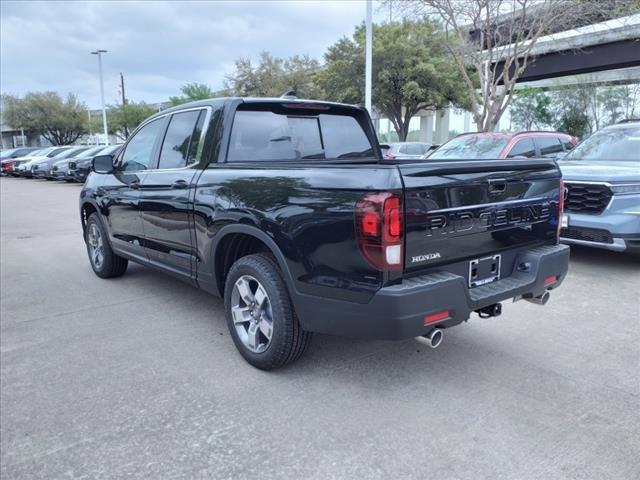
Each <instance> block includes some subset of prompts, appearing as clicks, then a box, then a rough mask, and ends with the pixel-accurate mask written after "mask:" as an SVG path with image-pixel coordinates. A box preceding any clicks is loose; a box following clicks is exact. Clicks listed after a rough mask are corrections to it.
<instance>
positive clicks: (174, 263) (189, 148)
mask: <svg viewBox="0 0 640 480" xmlns="http://www.w3.org/2000/svg"><path fill="white" fill-rule="evenodd" d="M207 112H208V110H207V109H202V108H197V109H190V110H186V111H181V112H177V113H174V114H173V115H171V117H170V118H169V120H168V125H167V128H166V131H165V133H164V136H163V140H162V143H161V145H160V147H159V159H158V163H157V166H156V168H154V169H151V170H149V171H148V172H147V174H146V176H145V178H144V180H143V182H142V185H141V189H140V212H141V216H142V228H143V231H144V236H145V242H144V243H145V251H146V254H147V256H148V258H149V260H150V261H151V262H154V263H157V264H159V265H162V266H163V267H165V268H168V269H170V270H172V271H174V272H175V273H178V274H181V275H184V276H190V275H191V269H192V267H193V266H194V263H195V245H194V241H193V240H192V238H191V235H192V225H193V210H192V208H191V205H192V203H191V202H192V198H191V194H192V193H193V188H192V181H193V178H194V176H195V175H196V173H197V172H198V170H197V169H196V168H195V166H196V164H197V162H198V160H199V153H198V152H199V151H201V147H202V142H201V141H200V140H201V134H202V129H203V125H204V124H205V121H206V119H205V117H206V116H207Z"/></svg>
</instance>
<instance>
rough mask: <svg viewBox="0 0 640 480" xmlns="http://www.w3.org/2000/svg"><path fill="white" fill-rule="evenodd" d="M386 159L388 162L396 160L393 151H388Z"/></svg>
mask: <svg viewBox="0 0 640 480" xmlns="http://www.w3.org/2000/svg"><path fill="white" fill-rule="evenodd" d="M384 158H386V159H387V160H393V159H394V158H396V156H395V155H394V154H393V152H392V151H391V150H387V151H386V153H385V154H384Z"/></svg>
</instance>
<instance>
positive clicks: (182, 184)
mask: <svg viewBox="0 0 640 480" xmlns="http://www.w3.org/2000/svg"><path fill="white" fill-rule="evenodd" d="M188 187H189V184H188V183H187V181H186V180H176V181H175V182H173V183H172V184H171V188H175V189H180V190H182V189H185V188H188Z"/></svg>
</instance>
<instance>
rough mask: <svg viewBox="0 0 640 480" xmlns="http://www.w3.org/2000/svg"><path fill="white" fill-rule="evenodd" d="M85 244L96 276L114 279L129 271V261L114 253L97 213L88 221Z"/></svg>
mask: <svg viewBox="0 0 640 480" xmlns="http://www.w3.org/2000/svg"><path fill="white" fill-rule="evenodd" d="M85 243H86V244H87V253H88V254H89V262H90V263H91V268H92V269H93V271H94V272H95V274H96V275H98V276H99V277H101V278H112V277H119V276H120V275H123V274H124V272H126V271H127V264H128V262H127V260H126V259H124V258H122V257H119V256H118V255H116V254H115V253H113V250H112V249H111V245H109V241H108V239H107V235H106V232H105V231H104V228H102V223H100V218H99V217H98V214H97V213H92V214H91V215H90V216H89V219H88V220H87V225H86V229H85Z"/></svg>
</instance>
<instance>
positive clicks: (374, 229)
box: [356, 192, 402, 270]
mask: <svg viewBox="0 0 640 480" xmlns="http://www.w3.org/2000/svg"><path fill="white" fill-rule="evenodd" d="M356 230H357V235H358V245H359V247H360V251H361V252H362V254H363V255H364V257H365V258H366V259H367V260H368V261H369V263H370V264H371V265H372V266H373V267H375V268H376V269H378V270H401V269H402V202H401V201H400V197H399V196H398V195H396V194H393V193H389V192H383V193H370V194H368V195H365V196H364V197H362V198H361V199H360V200H359V201H358V203H357V204H356Z"/></svg>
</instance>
